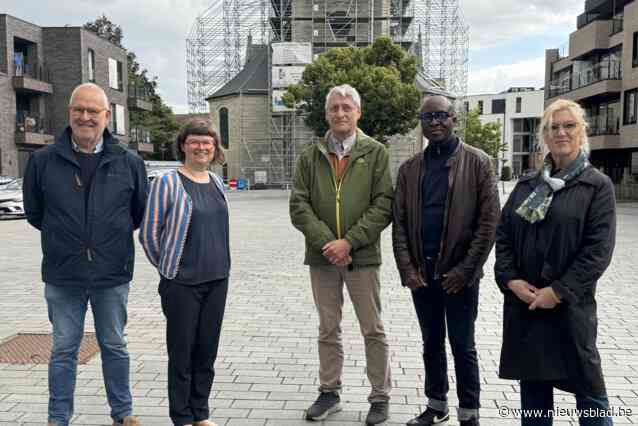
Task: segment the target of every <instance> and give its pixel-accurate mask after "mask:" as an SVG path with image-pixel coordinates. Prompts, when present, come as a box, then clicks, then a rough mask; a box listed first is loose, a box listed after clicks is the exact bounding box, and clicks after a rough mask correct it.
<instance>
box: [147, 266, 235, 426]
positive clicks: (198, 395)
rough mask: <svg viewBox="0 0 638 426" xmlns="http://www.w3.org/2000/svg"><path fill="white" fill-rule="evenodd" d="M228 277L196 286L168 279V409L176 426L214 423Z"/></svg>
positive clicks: (164, 286) (163, 287)
mask: <svg viewBox="0 0 638 426" xmlns="http://www.w3.org/2000/svg"><path fill="white" fill-rule="evenodd" d="M227 292H228V278H224V279H221V280H216V281H210V282H207V283H204V284H199V285H195V286H187V285H181V284H176V283H175V282H173V281H170V280H165V279H162V281H161V282H160V287H159V293H160V296H161V298H162V311H163V312H164V316H165V317H166V345H167V348H168V405H169V415H170V417H171V420H173V423H174V424H175V425H179V426H181V425H185V424H191V423H193V422H194V421H200V420H204V419H208V417H209V416H210V411H209V407H208V397H209V396H210V390H211V387H212V385H213V379H214V377H215V370H214V368H213V364H214V363H215V359H216V358H217V348H218V345H219V334H220V331H221V328H222V320H223V318H224V309H225V307H226V294H227Z"/></svg>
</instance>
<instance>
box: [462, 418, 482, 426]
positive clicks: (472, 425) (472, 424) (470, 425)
mask: <svg viewBox="0 0 638 426" xmlns="http://www.w3.org/2000/svg"><path fill="white" fill-rule="evenodd" d="M460 426H480V424H479V421H478V419H477V418H476V417H472V418H471V419H470V420H461V425H460Z"/></svg>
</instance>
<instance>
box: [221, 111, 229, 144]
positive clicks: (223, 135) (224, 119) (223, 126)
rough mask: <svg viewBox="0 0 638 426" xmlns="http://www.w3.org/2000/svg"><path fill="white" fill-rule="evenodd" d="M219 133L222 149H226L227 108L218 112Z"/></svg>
mask: <svg viewBox="0 0 638 426" xmlns="http://www.w3.org/2000/svg"><path fill="white" fill-rule="evenodd" d="M219 133H220V137H221V138H222V148H224V149H228V137H229V135H228V108H222V109H220V110H219Z"/></svg>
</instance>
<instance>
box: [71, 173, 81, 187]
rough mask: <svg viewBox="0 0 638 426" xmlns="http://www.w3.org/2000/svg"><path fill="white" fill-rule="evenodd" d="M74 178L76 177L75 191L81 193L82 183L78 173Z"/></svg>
mask: <svg viewBox="0 0 638 426" xmlns="http://www.w3.org/2000/svg"><path fill="white" fill-rule="evenodd" d="M73 177H75V190H76V191H80V190H81V189H82V181H81V180H80V177H79V176H78V174H77V173H76V174H74V175H73Z"/></svg>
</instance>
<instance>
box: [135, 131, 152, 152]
mask: <svg viewBox="0 0 638 426" xmlns="http://www.w3.org/2000/svg"><path fill="white" fill-rule="evenodd" d="M129 147H130V148H132V149H135V150H136V151H137V152H140V153H146V154H152V153H153V152H154V151H155V149H154V146H153V143H152V142H151V132H150V131H148V130H146V129H144V128H142V127H131V138H130V141H129Z"/></svg>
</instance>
